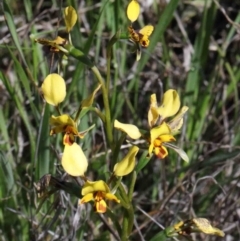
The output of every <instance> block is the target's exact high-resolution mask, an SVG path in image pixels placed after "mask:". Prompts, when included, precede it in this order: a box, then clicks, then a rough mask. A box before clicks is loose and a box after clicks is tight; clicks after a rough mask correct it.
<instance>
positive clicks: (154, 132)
mask: <svg viewBox="0 0 240 241" xmlns="http://www.w3.org/2000/svg"><path fill="white" fill-rule="evenodd" d="M170 133H171V130H170V128H169V127H168V125H167V124H166V123H165V122H163V123H162V124H161V125H159V126H157V127H154V128H152V129H151V130H150V135H151V143H153V142H154V140H155V139H157V138H159V137H160V136H161V135H168V134H170Z"/></svg>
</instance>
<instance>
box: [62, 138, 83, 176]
mask: <svg viewBox="0 0 240 241" xmlns="http://www.w3.org/2000/svg"><path fill="white" fill-rule="evenodd" d="M62 166H63V169H64V170H65V171H66V173H68V174H69V175H71V176H83V175H84V173H85V171H86V170H87V167H88V161H87V158H86V156H85V155H84V153H83V151H82V148H81V147H80V146H79V145H78V144H77V143H76V142H75V143H73V144H72V145H71V146H69V145H65V147H64V152H63V156H62Z"/></svg>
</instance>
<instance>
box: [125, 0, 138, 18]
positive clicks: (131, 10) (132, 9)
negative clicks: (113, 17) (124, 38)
mask: <svg viewBox="0 0 240 241" xmlns="http://www.w3.org/2000/svg"><path fill="white" fill-rule="evenodd" d="M139 14H140V5H139V3H138V2H137V1H136V0H132V1H131V2H130V3H129V4H128V6H127V17H128V19H129V20H130V21H131V22H134V21H136V20H137V19H138V16H139Z"/></svg>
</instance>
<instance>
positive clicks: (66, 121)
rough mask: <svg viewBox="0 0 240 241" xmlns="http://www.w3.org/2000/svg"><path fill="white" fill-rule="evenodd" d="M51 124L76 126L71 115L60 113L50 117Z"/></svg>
mask: <svg viewBox="0 0 240 241" xmlns="http://www.w3.org/2000/svg"><path fill="white" fill-rule="evenodd" d="M50 125H52V126H62V125H68V126H75V125H76V124H75V121H74V120H73V119H72V118H71V117H70V116H69V115H66V114H64V115H59V116H54V115H52V116H51V118H50Z"/></svg>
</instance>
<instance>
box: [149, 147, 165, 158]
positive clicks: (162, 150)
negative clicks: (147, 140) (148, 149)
mask: <svg viewBox="0 0 240 241" xmlns="http://www.w3.org/2000/svg"><path fill="white" fill-rule="evenodd" d="M149 154H150V153H149ZM154 154H155V155H156V156H157V157H158V158H160V159H164V158H165V157H166V156H167V155H168V150H167V148H166V147H165V146H159V147H155V149H154Z"/></svg>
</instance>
